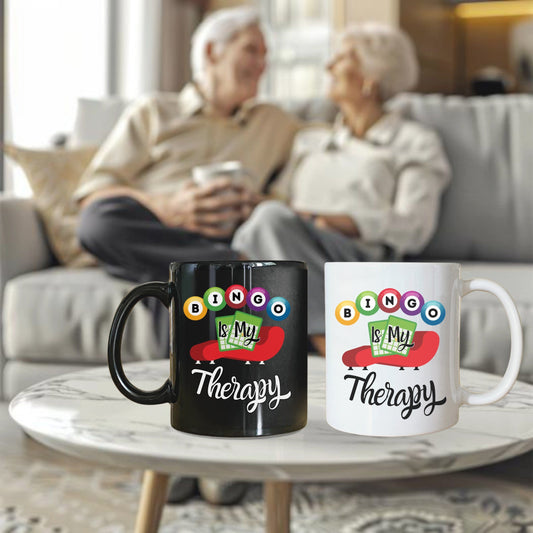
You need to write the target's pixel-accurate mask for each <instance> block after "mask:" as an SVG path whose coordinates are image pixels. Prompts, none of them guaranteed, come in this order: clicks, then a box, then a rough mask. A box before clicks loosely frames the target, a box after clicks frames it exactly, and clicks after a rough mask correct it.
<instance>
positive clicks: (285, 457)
mask: <svg viewBox="0 0 533 533" xmlns="http://www.w3.org/2000/svg"><path fill="white" fill-rule="evenodd" d="M168 365H169V363H168V361H154V362H146V363H132V364H129V365H126V366H125V369H126V372H127V374H128V377H129V378H130V379H131V380H132V381H133V382H134V383H136V384H137V385H138V386H139V387H141V388H143V389H145V390H148V389H154V388H156V387H158V386H159V385H160V384H161V383H162V382H163V380H164V379H165V378H166V376H168ZM324 372H325V365H324V360H323V359H322V358H319V357H311V358H310V360H309V421H308V424H307V426H306V427H305V428H304V429H302V430H300V431H297V432H295V433H291V434H287V435H281V436H275V437H260V438H234V439H229V438H214V437H201V436H197V435H189V434H187V433H182V432H180V431H176V430H175V429H173V428H172V427H171V426H170V423H169V418H170V410H169V406H168V405H157V406H144V405H139V404H135V403H133V402H130V401H129V400H127V399H126V398H124V397H123V396H122V395H121V394H120V393H119V392H118V391H117V389H116V388H115V386H114V385H113V383H112V381H111V378H110V376H109V373H108V370H107V368H106V367H99V368H94V369H90V370H84V371H79V372H74V373H71V374H66V375H64V376H60V377H57V378H54V379H49V380H47V381H44V382H42V383H39V384H37V385H34V386H32V387H30V388H28V389H27V390H25V391H24V392H22V393H20V394H19V395H18V396H17V397H16V398H15V399H14V400H13V401H12V402H11V404H10V414H11V416H12V417H13V418H14V419H15V421H16V422H18V423H19V424H20V425H21V426H22V427H23V428H24V430H25V431H26V432H27V433H28V434H29V435H31V436H32V437H33V438H35V439H36V440H37V441H39V442H41V443H43V444H45V445H46V446H49V447H51V448H54V449H56V450H59V451H62V452H65V453H67V454H70V455H74V456H78V457H83V458H84V459H90V460H95V461H98V462H100V463H106V464H110V465H114V466H122V467H130V468H132V469H143V470H145V474H144V479H143V490H142V494H141V501H140V506H139V511H138V516H137V523H136V530H135V531H136V532H137V533H141V532H143V533H148V532H155V531H157V528H158V525H159V520H160V518H161V513H162V510H163V506H164V504H165V500H166V491H167V485H168V477H169V474H180V475H185V476H209V477H219V478H226V479H242V480H260V481H262V482H263V483H264V498H265V504H266V531H268V532H269V533H274V532H275V533H284V532H288V531H289V525H290V501H291V483H292V482H293V481H328V480H336V481H338V480H350V481H355V480H361V481H362V480H372V479H393V478H402V477H403V478H407V477H416V476H420V475H424V474H435V473H441V472H450V471H454V470H461V469H465V468H470V467H475V466H480V465H484V464H488V463H494V462H498V461H503V460H505V459H509V458H511V457H514V456H516V455H519V454H522V453H525V452H527V451H529V450H530V449H533V386H532V385H528V384H525V383H520V382H518V383H517V384H516V385H515V386H514V388H513V390H512V391H511V392H510V393H509V395H508V396H506V397H505V398H504V399H503V400H502V401H500V402H498V403H497V404H494V405H489V406H478V407H462V408H461V415H460V420H459V423H458V424H457V425H456V426H455V427H453V428H450V429H448V430H446V431H442V432H440V433H434V434H431V435H423V436H420V437H409V438H371V437H358V436H355V435H349V434H345V433H340V432H338V431H335V430H334V429H331V428H330V427H329V426H328V425H327V424H326V416H325V414H326V413H325V374H324ZM498 379H499V378H498V377H496V376H492V375H490V374H484V373H481V372H473V371H467V370H463V371H461V381H462V384H463V385H464V386H466V387H467V388H469V389H472V390H474V391H475V392H481V391H483V390H486V389H488V388H490V387H492V386H493V385H494V384H495V382H496V381H497V380H498Z"/></svg>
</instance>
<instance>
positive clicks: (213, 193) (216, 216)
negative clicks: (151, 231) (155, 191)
mask: <svg viewBox="0 0 533 533" xmlns="http://www.w3.org/2000/svg"><path fill="white" fill-rule="evenodd" d="M260 200H261V197H260V195H258V194H257V193H255V192H253V191H252V190H251V189H250V188H249V187H247V186H245V185H243V184H239V183H235V181H233V180H231V179H228V178H220V179H215V180H213V181H211V182H210V183H208V184H207V185H205V186H201V187H199V186H197V185H195V184H194V183H193V182H192V181H191V182H188V183H187V184H185V185H184V186H183V187H182V188H181V189H180V191H179V192H177V193H175V194H173V195H171V196H161V195H158V196H152V198H151V201H150V206H149V208H150V209H151V211H152V212H153V213H154V214H155V215H156V216H157V217H158V218H159V219H160V220H161V222H162V223H163V224H165V225H167V226H170V227H181V228H183V229H186V230H188V231H192V232H195V233H200V234H202V235H205V236H206V237H212V238H225V237H229V236H231V234H232V233H233V231H234V230H235V227H236V226H237V224H238V223H239V222H241V221H242V220H245V219H246V218H248V216H249V215H250V213H251V212H252V210H253V208H254V207H255V205H257V203H258V202H259V201H260Z"/></svg>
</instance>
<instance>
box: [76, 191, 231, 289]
mask: <svg viewBox="0 0 533 533" xmlns="http://www.w3.org/2000/svg"><path fill="white" fill-rule="evenodd" d="M78 238H79V240H80V242H81V245H82V246H83V247H84V248H85V249H86V250H87V251H89V252H90V253H91V254H93V255H94V256H95V257H96V258H97V259H98V260H99V261H100V263H101V265H102V267H103V268H104V269H105V270H106V271H107V272H109V274H111V275H113V276H116V277H119V278H123V279H128V280H131V281H135V282H137V283H143V282H145V281H151V280H157V281H165V280H168V266H169V264H170V263H172V262H173V261H227V260H234V259H236V258H237V253H236V252H234V251H233V250H232V249H231V248H230V246H229V243H228V242H224V241H217V240H212V239H208V238H206V237H203V236H202V235H199V234H197V233H191V232H190V231H186V230H183V229H180V228H170V227H168V226H165V225H164V224H162V223H161V222H160V221H159V219H158V218H157V217H156V216H155V215H154V214H153V213H152V212H151V211H149V210H148V209H146V208H145V207H144V206H143V205H141V204H140V203H139V202H137V201H136V200H134V199H133V198H130V197H127V196H115V197H111V198H105V199H103V200H97V201H95V202H93V203H91V204H89V205H88V206H87V207H86V208H85V209H83V211H82V213H81V217H80V223H79V226H78Z"/></svg>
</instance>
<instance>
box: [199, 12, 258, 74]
mask: <svg viewBox="0 0 533 533" xmlns="http://www.w3.org/2000/svg"><path fill="white" fill-rule="evenodd" d="M259 23H260V18H259V11H258V10H257V8H255V7H253V6H241V7H231V8H227V9H219V10H218V11H215V12H214V13H211V14H210V15H208V16H207V17H206V18H205V19H204V20H203V21H202V22H201V23H200V24H199V26H198V27H197V28H196V30H195V31H194V34H193V36H192V39H191V68H192V77H193V80H194V81H196V82H198V83H203V82H205V72H206V63H207V61H206V59H207V57H206V49H207V44H208V43H213V44H214V45H215V46H216V48H217V52H220V51H222V49H223V47H224V46H225V45H226V44H227V43H228V42H229V41H231V39H232V38H233V37H234V36H235V35H236V34H237V33H238V32H240V31H242V30H244V29H245V28H247V27H249V26H253V25H255V24H257V25H258V24H259Z"/></svg>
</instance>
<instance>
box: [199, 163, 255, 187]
mask: <svg viewBox="0 0 533 533" xmlns="http://www.w3.org/2000/svg"><path fill="white" fill-rule="evenodd" d="M248 176H249V171H247V170H246V169H245V168H244V166H243V164H242V163H241V162H240V161H221V162H218V163H211V164H209V165H198V166H196V167H194V168H193V169H192V179H193V181H194V183H196V185H199V186H204V185H207V184H208V183H210V182H211V181H212V180H214V179H218V178H230V179H232V180H235V181H237V182H239V181H243V180H245V179H246V178H247V177H248Z"/></svg>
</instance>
